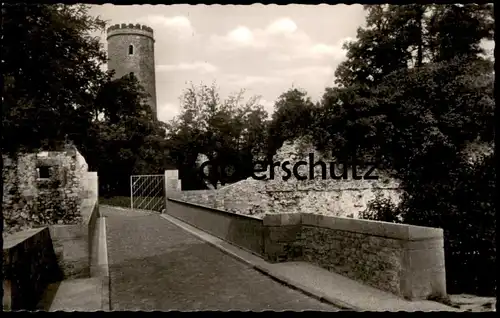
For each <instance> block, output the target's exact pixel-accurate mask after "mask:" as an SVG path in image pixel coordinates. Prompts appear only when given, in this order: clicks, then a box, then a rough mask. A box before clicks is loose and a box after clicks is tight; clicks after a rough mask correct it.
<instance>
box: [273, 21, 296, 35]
mask: <svg viewBox="0 0 500 318" xmlns="http://www.w3.org/2000/svg"><path fill="white" fill-rule="evenodd" d="M296 30H297V24H295V22H294V21H293V20H292V19H289V18H281V19H278V20H276V21H274V22H272V23H271V24H270V25H268V26H267V28H266V31H267V32H268V33H270V34H279V33H284V34H289V33H293V32H295V31H296Z"/></svg>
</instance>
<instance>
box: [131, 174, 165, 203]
mask: <svg viewBox="0 0 500 318" xmlns="http://www.w3.org/2000/svg"><path fill="white" fill-rule="evenodd" d="M130 208H131V209H132V210H134V209H136V210H150V211H157V212H161V211H162V210H163V209H165V176H164V175H162V174H153V175H135V176H130Z"/></svg>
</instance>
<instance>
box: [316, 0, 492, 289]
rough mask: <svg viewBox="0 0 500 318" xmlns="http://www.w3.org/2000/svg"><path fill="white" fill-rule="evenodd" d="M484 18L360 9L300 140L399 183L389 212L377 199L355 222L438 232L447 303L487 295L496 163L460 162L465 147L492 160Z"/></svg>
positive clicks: (456, 12)
mask: <svg viewBox="0 0 500 318" xmlns="http://www.w3.org/2000/svg"><path fill="white" fill-rule="evenodd" d="M491 8H492V6H491V5H472V4H471V5H426V6H418V5H408V6H390V5H382V6H370V7H369V8H367V9H368V10H369V15H368V18H367V28H364V29H360V30H359V31H358V38H357V41H354V42H351V43H348V44H347V45H346V48H347V49H348V54H347V60H346V61H345V62H344V63H342V64H341V65H340V66H339V68H338V69H337V72H336V75H337V83H338V84H339V85H340V86H341V87H338V88H329V89H327V91H326V92H325V94H324V96H323V100H322V102H321V106H322V107H320V108H319V109H318V110H317V111H315V112H314V125H312V126H311V129H310V131H309V132H308V134H310V135H313V136H315V138H314V140H317V145H318V146H320V147H323V148H326V149H331V150H333V151H334V152H335V154H336V155H337V156H340V157H344V158H346V157H347V158H360V157H361V158H363V156H366V155H370V156H371V157H375V158H376V159H377V160H378V161H379V162H380V163H381V164H382V166H384V167H385V168H387V169H389V170H390V171H391V172H392V173H393V174H394V176H395V177H398V178H399V179H400V180H402V186H403V187H404V189H405V192H404V195H403V200H402V202H401V203H400V204H399V205H398V206H395V205H393V204H390V203H389V202H386V201H384V200H378V201H375V202H373V203H372V204H371V205H370V206H369V209H368V210H367V211H365V213H364V215H363V217H366V218H371V219H378V220H384V221H390V222H401V221H402V222H404V223H409V224H416V225H422V226H431V227H441V228H443V229H444V234H445V256H446V263H447V281H448V290H449V292H450V293H462V292H467V293H476V294H485V295H486V294H488V295H492V294H493V293H494V290H495V282H496V280H495V278H494V277H492V276H491V275H488V274H487V273H491V272H493V271H494V270H493V268H495V267H494V263H495V255H496V244H495V239H494V233H495V221H494V208H493V199H494V193H495V184H494V180H495V170H494V165H493V160H494V154H490V155H486V157H484V158H483V159H481V160H480V161H479V162H477V163H476V164H471V163H470V162H469V160H468V154H469V153H470V152H469V151H468V148H469V146H470V145H474V144H476V145H477V144H480V145H484V146H485V148H486V149H489V151H490V152H492V151H493V149H494V148H493V145H492V144H493V138H494V127H495V126H494V105H495V104H494V99H493V83H494V82H493V76H494V72H493V63H492V62H491V61H489V60H488V59H485V58H484V57H481V53H484V52H482V49H481V48H480V42H481V40H484V39H491V36H492V30H493V27H494V20H493V19H492V14H491ZM452 18H453V19H452ZM408 52H410V53H411V54H409V53H408ZM384 57H391V58H390V59H389V60H386V59H385V58H384ZM478 191H480V192H478Z"/></svg>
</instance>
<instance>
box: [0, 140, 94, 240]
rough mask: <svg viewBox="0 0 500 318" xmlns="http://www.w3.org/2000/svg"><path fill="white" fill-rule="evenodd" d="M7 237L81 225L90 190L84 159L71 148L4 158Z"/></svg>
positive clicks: (4, 204)
mask: <svg viewBox="0 0 500 318" xmlns="http://www.w3.org/2000/svg"><path fill="white" fill-rule="evenodd" d="M3 160H4V167H3V170H2V177H3V182H4V183H3V190H4V193H3V198H2V199H3V200H2V207H3V214H4V235H6V234H9V233H14V232H18V231H22V230H25V229H30V228H35V227H41V226H45V225H53V224H79V223H81V222H82V216H81V213H80V209H81V202H82V199H83V198H85V197H86V191H87V190H88V188H89V182H88V166H87V163H86V162H85V159H84V158H83V157H82V156H81V154H80V153H79V152H78V151H77V149H76V148H74V147H71V148H69V149H67V150H65V151H59V152H40V153H21V154H18V156H17V158H8V157H7V156H3Z"/></svg>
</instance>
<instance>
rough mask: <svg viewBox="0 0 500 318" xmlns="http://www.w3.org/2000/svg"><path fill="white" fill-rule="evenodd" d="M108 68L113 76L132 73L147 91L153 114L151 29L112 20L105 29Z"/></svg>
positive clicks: (153, 73)
mask: <svg viewBox="0 0 500 318" xmlns="http://www.w3.org/2000/svg"><path fill="white" fill-rule="evenodd" d="M107 41H108V69H109V70H114V71H115V78H120V77H122V76H124V75H127V74H130V73H134V75H135V76H136V77H137V79H138V80H139V83H141V84H142V86H143V87H144V89H145V90H146V92H147V93H148V94H149V95H150V96H149V98H148V103H149V105H150V106H151V109H152V111H153V114H154V117H155V118H157V112H156V85H155V84H156V80H155V55H154V43H155V40H154V37H153V29H152V28H150V27H148V26H146V25H140V24H135V25H134V24H115V25H113V26H111V27H109V28H108V30H107Z"/></svg>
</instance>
